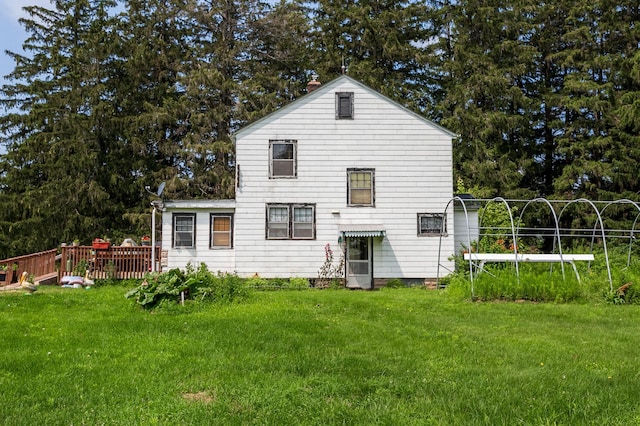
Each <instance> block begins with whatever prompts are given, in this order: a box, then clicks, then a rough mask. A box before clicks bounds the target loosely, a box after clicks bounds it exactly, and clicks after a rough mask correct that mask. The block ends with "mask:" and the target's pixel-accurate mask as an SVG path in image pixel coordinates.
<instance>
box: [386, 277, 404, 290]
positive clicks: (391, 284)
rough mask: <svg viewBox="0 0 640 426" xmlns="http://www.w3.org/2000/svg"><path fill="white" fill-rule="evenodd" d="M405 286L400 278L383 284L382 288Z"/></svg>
mask: <svg viewBox="0 0 640 426" xmlns="http://www.w3.org/2000/svg"><path fill="white" fill-rule="evenodd" d="M405 287H406V285H405V284H404V282H402V280H401V279H400V278H392V279H390V280H389V281H387V283H386V284H385V286H384V288H405Z"/></svg>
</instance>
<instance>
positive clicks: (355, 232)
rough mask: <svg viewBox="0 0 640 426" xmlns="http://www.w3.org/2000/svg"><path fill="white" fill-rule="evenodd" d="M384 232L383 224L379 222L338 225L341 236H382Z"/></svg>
mask: <svg viewBox="0 0 640 426" xmlns="http://www.w3.org/2000/svg"><path fill="white" fill-rule="evenodd" d="M385 233H386V231H385V229H384V225H379V224H378V225H376V224H350V225H340V234H341V235H342V236H343V237H384V236H385Z"/></svg>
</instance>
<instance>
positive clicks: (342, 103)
mask: <svg viewBox="0 0 640 426" xmlns="http://www.w3.org/2000/svg"><path fill="white" fill-rule="evenodd" d="M345 119H347V120H348V119H351V120H352V119H353V92H336V120H345Z"/></svg>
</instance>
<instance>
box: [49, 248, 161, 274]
mask: <svg viewBox="0 0 640 426" xmlns="http://www.w3.org/2000/svg"><path fill="white" fill-rule="evenodd" d="M155 259H156V271H159V270H160V247H156V256H155ZM85 270H89V274H90V276H91V277H92V278H94V279H116V280H122V279H130V278H144V276H145V274H147V273H148V272H151V247H145V246H142V247H120V246H111V247H109V248H106V249H96V248H93V247H91V246H66V247H62V251H61V259H60V269H59V273H58V280H60V279H61V278H62V277H64V276H67V275H83V276H84V271H85Z"/></svg>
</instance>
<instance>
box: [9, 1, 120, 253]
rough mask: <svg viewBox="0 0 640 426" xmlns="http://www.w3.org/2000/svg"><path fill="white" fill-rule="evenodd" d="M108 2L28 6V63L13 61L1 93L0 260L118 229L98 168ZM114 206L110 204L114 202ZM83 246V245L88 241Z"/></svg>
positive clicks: (105, 131) (106, 109)
mask: <svg viewBox="0 0 640 426" xmlns="http://www.w3.org/2000/svg"><path fill="white" fill-rule="evenodd" d="M113 5H114V3H112V2H109V1H95V2H91V1H89V0H73V1H66V0H57V1H56V2H55V3H54V5H53V6H54V8H53V9H47V8H43V7H36V6H33V7H28V8H26V11H27V12H28V14H29V18H25V19H22V20H21V23H22V24H23V25H24V27H25V29H26V31H27V32H28V34H29V38H28V39H27V40H26V41H25V43H24V48H25V50H26V51H27V52H29V53H30V54H31V56H23V55H19V54H16V53H10V55H11V57H12V58H13V59H14V60H15V61H16V67H15V70H14V71H13V72H12V73H11V74H10V75H9V76H8V77H9V79H10V81H13V84H7V85H5V86H3V87H2V90H1V91H0V93H1V95H2V99H0V102H1V103H2V105H3V106H4V108H5V109H7V111H8V113H7V114H6V115H4V116H3V117H2V118H0V130H1V132H2V134H4V135H6V139H5V143H6V145H5V146H6V148H7V153H6V154H5V155H4V156H3V157H2V160H1V162H0V167H1V168H2V175H1V178H0V179H1V189H2V192H1V193H0V199H1V200H2V204H3V205H4V206H5V208H4V209H2V210H1V211H0V218H1V219H0V226H1V228H2V236H3V241H2V242H1V244H2V245H1V247H0V252H2V254H3V255H5V256H7V255H14V254H18V253H24V252H33V251H37V250H43V249H48V248H51V247H53V246H56V245H57V244H58V243H60V242H64V241H70V240H72V239H73V238H75V237H83V236H88V235H96V233H99V232H105V231H106V230H108V229H109V228H111V227H112V226H116V227H118V226H119V224H121V215H120V213H119V207H120V206H119V205H118V202H117V200H112V199H111V198H110V193H109V190H108V188H107V187H106V186H105V184H106V183H107V182H109V181H110V180H112V179H117V177H115V176H113V175H111V173H110V171H109V170H108V168H106V167H104V166H105V164H104V162H105V158H104V157H103V153H104V152H105V151H107V150H108V146H109V143H110V140H111V139H112V134H110V128H111V126H110V125H109V122H110V120H111V113H112V105H111V91H110V88H109V87H108V86H107V85H106V84H105V82H107V81H108V80H109V74H110V73H111V72H113V69H112V63H111V60H112V57H113V56H112V53H111V52H110V50H109V49H110V47H111V43H110V38H111V35H112V33H110V32H109V28H112V27H113V22H112V20H111V18H110V17H109V16H108V13H107V9H108V8H109V7H111V6H113ZM114 201H115V202H114ZM85 242H86V241H85Z"/></svg>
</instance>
